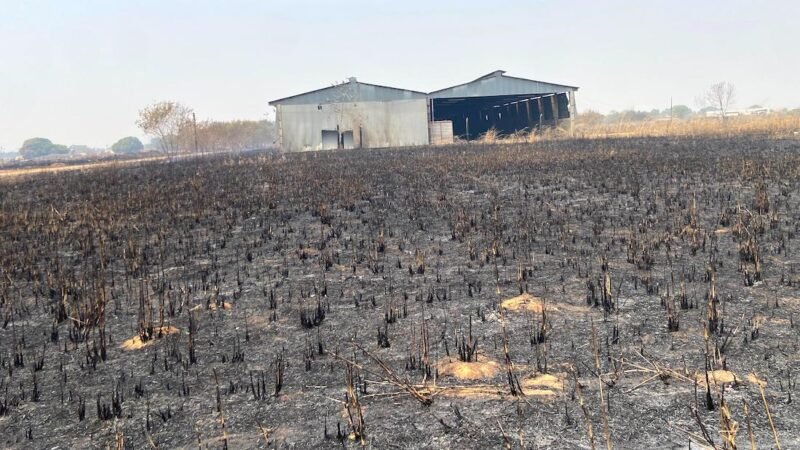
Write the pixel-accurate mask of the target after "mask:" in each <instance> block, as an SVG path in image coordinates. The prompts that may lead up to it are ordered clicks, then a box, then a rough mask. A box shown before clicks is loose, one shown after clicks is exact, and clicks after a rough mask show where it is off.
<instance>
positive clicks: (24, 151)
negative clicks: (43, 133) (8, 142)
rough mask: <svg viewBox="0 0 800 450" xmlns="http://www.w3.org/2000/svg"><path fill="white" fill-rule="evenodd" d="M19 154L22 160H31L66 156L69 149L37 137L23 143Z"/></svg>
mask: <svg viewBox="0 0 800 450" xmlns="http://www.w3.org/2000/svg"><path fill="white" fill-rule="evenodd" d="M19 153H20V155H22V157H23V158H25V159H31V158H39V157H41V156H47V155H66V154H67V153H69V149H68V148H67V147H66V146H64V145H57V144H53V142H52V141H50V139H45V138H38V137H37V138H31V139H28V140H26V141H25V142H23V143H22V148H20V149H19Z"/></svg>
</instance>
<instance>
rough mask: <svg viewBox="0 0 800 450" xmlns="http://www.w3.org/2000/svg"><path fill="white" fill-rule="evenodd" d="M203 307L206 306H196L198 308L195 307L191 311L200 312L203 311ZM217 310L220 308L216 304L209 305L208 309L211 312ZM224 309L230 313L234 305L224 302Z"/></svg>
mask: <svg viewBox="0 0 800 450" xmlns="http://www.w3.org/2000/svg"><path fill="white" fill-rule="evenodd" d="M203 307H204V305H196V306H193V307H192V309H191V310H190V311H200V310H201V309H203ZM217 308H218V307H217V304H216V303H209V304H208V309H209V310H211V311H216V310H217ZM222 309H223V310H225V311H230V310H231V309H233V305H231V304H230V303H228V302H223V303H222Z"/></svg>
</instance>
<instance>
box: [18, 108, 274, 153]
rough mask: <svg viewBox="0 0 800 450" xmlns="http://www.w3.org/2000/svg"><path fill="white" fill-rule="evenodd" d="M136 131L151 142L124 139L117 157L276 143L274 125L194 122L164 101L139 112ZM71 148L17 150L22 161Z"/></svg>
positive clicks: (30, 145)
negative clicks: (140, 132) (147, 143)
mask: <svg viewBox="0 0 800 450" xmlns="http://www.w3.org/2000/svg"><path fill="white" fill-rule="evenodd" d="M136 125H137V126H138V127H139V129H141V130H142V132H144V134H146V135H148V136H149V137H150V138H151V141H150V143H149V145H147V146H145V145H144V144H143V143H142V141H141V140H139V138H137V137H135V136H126V137H123V138H121V139H119V140H118V141H117V142H115V143H114V144H113V145H112V146H111V147H110V150H111V151H112V152H113V153H114V154H117V155H133V154H138V153H141V152H143V151H153V152H160V153H164V154H167V155H176V154H182V153H187V154H188V153H195V152H199V153H212V152H239V151H246V150H260V149H265V148H269V147H271V146H273V145H274V142H275V133H274V130H275V125H274V123H273V122H272V121H269V120H266V119H265V120H232V121H213V120H202V121H196V120H195V114H194V111H192V109H191V108H189V107H187V106H185V105H182V104H181V103H178V102H172V101H163V102H157V103H154V104H152V105H150V106H147V107H145V108H144V109H142V110H141V111H139V117H138V120H137V121H136ZM70 153H71V152H70V148H69V147H67V146H66V145H61V144H55V143H53V142H52V141H51V140H50V139H46V138H42V137H35V138H31V139H28V140H26V141H25V142H24V143H23V144H22V147H20V149H19V154H20V155H21V156H22V157H23V158H25V159H34V158H40V157H45V156H54V155H69V154H70Z"/></svg>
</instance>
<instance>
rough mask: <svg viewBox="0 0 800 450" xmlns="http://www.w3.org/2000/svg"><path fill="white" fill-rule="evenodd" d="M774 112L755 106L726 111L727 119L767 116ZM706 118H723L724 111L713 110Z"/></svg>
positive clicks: (707, 113)
mask: <svg viewBox="0 0 800 450" xmlns="http://www.w3.org/2000/svg"><path fill="white" fill-rule="evenodd" d="M771 112H772V110H771V109H769V108H764V107H762V106H753V107H750V108H746V109H729V110H727V111H725V117H737V116H766V115H767V114H769V113H771ZM705 115H706V117H722V111H720V110H719V109H711V110H708V111H706V112H705Z"/></svg>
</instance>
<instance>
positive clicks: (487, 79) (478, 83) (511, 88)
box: [428, 70, 578, 98]
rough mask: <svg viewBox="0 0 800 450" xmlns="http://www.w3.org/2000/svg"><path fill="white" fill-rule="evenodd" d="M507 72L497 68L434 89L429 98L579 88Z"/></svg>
mask: <svg viewBox="0 0 800 450" xmlns="http://www.w3.org/2000/svg"><path fill="white" fill-rule="evenodd" d="M505 73H506V72H505V71H504V70H495V71H494V72H491V73H488V74H486V75H484V76H482V77H480V78H477V79H476V80H473V81H470V82H468V83H464V84H459V85H456V86H451V87H449V88H444V89H440V90H438V91H433V92H431V93H430V94H428V98H453V97H488V96H501V95H503V96H506V95H535V94H553V93H562V92H570V91H577V90H578V87H577V86H569V85H566V84H555V83H547V82H544V81H536V80H529V79H526V78H517V77H511V76H508V75H505Z"/></svg>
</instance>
